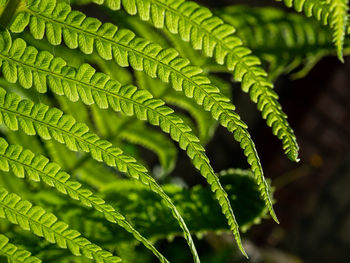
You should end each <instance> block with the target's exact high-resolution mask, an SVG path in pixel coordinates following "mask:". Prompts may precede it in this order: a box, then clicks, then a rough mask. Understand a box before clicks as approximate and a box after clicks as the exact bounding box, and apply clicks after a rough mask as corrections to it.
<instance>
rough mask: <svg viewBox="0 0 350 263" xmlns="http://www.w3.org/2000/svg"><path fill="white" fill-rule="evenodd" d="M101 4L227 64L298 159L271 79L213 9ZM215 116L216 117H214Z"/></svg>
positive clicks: (150, 0)
mask: <svg viewBox="0 0 350 263" xmlns="http://www.w3.org/2000/svg"><path fill="white" fill-rule="evenodd" d="M93 2H95V3H97V4H105V5H106V6H107V7H109V8H111V9H113V10H117V9H120V8H121V6H123V8H124V9H125V10H126V12H127V13H129V14H131V15H135V14H138V15H139V17H140V18H141V19H142V20H147V21H148V20H149V21H151V22H152V23H153V25H154V26H155V27H157V28H163V27H164V28H166V29H167V30H169V31H170V32H171V33H174V34H179V36H180V37H181V38H182V39H183V40H184V41H189V42H190V43H191V45H192V47H193V48H194V49H200V50H202V51H203V53H204V54H205V55H206V56H209V57H214V58H215V60H216V62H217V63H218V64H224V65H225V66H226V67H227V68H228V69H229V70H230V71H232V72H233V76H234V79H235V80H237V81H241V82H242V89H243V91H245V92H249V94H250V97H251V99H252V100H253V101H254V102H255V103H257V105H258V109H259V110H260V111H261V112H262V116H263V118H264V119H267V123H268V125H269V126H271V127H272V130H273V133H274V134H275V135H276V136H278V138H279V139H281V140H282V142H283V149H284V150H285V153H286V154H287V155H288V157H289V158H290V159H291V160H293V161H297V160H298V149H299V147H298V145H297V143H296V138H295V135H294V133H293V131H292V129H291V128H290V127H289V124H288V121H287V117H286V115H285V114H284V113H283V111H282V108H281V105H280V104H279V103H278V101H277V99H278V95H277V94H276V93H275V92H274V91H273V89H272V88H273V84H272V83H270V82H269V81H268V80H267V78H266V77H267V74H266V72H265V71H264V70H263V69H262V68H261V66H260V64H261V63H260V61H259V59H258V58H257V57H254V56H252V55H250V53H251V51H250V50H249V49H247V48H246V47H244V46H242V41H241V40H240V39H239V38H238V37H237V36H235V35H234V33H235V31H236V29H235V28H233V27H232V26H231V25H228V24H225V23H224V22H223V21H222V20H221V19H220V18H218V17H216V16H213V14H212V13H211V12H210V10H209V9H207V8H203V7H201V6H199V5H198V4H196V3H194V2H190V1H185V0H172V1H165V0H146V1H133V0H127V1H121V0H111V1H104V0H93ZM213 115H214V116H215V114H213Z"/></svg>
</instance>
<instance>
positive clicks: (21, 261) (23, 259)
mask: <svg viewBox="0 0 350 263" xmlns="http://www.w3.org/2000/svg"><path fill="white" fill-rule="evenodd" d="M0 4H1V3H0ZM0 254H2V255H4V256H6V257H7V258H8V260H9V262H10V263H40V262H42V261H41V260H40V259H39V258H37V257H34V256H32V255H31V254H32V253H30V252H29V251H27V250H24V249H19V248H18V247H17V246H16V245H14V244H12V243H10V242H9V239H8V237H7V236H5V235H2V234H0Z"/></svg>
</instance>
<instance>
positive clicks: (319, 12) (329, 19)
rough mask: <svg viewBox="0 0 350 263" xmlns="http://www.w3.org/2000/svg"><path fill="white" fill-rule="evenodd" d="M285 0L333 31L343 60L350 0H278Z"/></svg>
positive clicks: (338, 52) (339, 54)
mask: <svg viewBox="0 0 350 263" xmlns="http://www.w3.org/2000/svg"><path fill="white" fill-rule="evenodd" d="M276 1H279V2H280V1H283V2H284V3H285V5H286V6H288V7H293V8H294V9H295V10H296V11H297V12H304V13H305V15H306V16H307V17H314V18H316V19H317V20H319V21H321V22H322V23H323V24H324V25H329V27H330V28H331V29H332V31H333V42H334V44H335V45H336V47H337V54H338V57H339V59H340V60H341V61H343V44H344V38H345V35H346V28H347V24H348V11H349V1H348V0H276Z"/></svg>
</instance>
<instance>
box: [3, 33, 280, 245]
mask: <svg viewBox="0 0 350 263" xmlns="http://www.w3.org/2000/svg"><path fill="white" fill-rule="evenodd" d="M17 49H20V51H19V52H15V51H16V50H17ZM28 53H32V54H33V55H32V56H31V60H27V59H26V56H25V55H24V54H28ZM0 59H1V60H2V72H3V73H4V76H5V78H6V79H7V80H8V81H10V82H16V81H18V82H19V84H21V85H22V86H23V87H26V88H30V87H31V86H34V87H35V88H36V89H37V90H39V91H42V92H43V91H45V90H44V89H42V88H41V87H45V88H46V85H45V86H44V85H41V84H38V85H37V84H36V83H37V82H36V81H35V79H37V78H36V77H35V76H36V75H37V76H38V75H40V77H41V82H40V83H45V84H46V83H47V84H48V86H49V87H50V88H51V90H52V91H53V92H54V93H56V94H61V95H65V96H67V97H68V98H69V99H71V100H72V101H77V100H78V99H79V98H80V99H81V100H82V101H83V102H84V103H85V104H93V103H96V105H97V106H99V107H100V108H107V107H108V106H110V107H111V108H112V109H113V110H115V111H121V112H123V113H124V114H126V115H135V116H136V117H137V118H138V119H140V120H148V121H149V123H150V124H152V125H157V126H159V127H160V128H161V129H162V130H163V131H164V132H167V133H169V134H170V135H171V137H172V139H173V140H175V141H177V142H179V145H180V147H181V148H182V149H184V150H186V151H187V154H188V156H189V157H190V158H191V160H192V162H193V164H194V166H195V167H196V168H197V169H198V170H200V172H201V174H202V175H203V176H204V177H205V178H206V179H207V181H208V183H209V184H210V185H211V186H212V190H213V191H214V192H215V193H216V196H217V199H218V200H219V202H220V204H221V205H222V208H223V213H224V214H225V215H226V217H227V219H228V223H229V224H230V226H231V229H232V231H233V233H234V235H235V237H236V240H237V242H238V244H239V246H240V248H241V250H242V251H243V247H242V245H241V243H240V236H239V231H238V225H237V223H236V221H235V218H234V215H233V213H232V209H231V205H230V203H229V200H228V199H227V194H226V193H225V191H224V189H223V188H222V187H221V185H220V182H219V180H218V178H217V176H216V175H215V173H214V171H213V169H212V167H211V166H210V164H209V160H208V158H207V156H206V155H205V150H204V148H203V147H202V145H201V144H200V142H199V139H198V138H197V137H196V136H194V135H193V134H192V133H191V129H190V128H189V127H188V126H187V125H185V124H184V123H183V121H182V119H181V118H179V117H178V116H176V115H175V114H173V112H174V111H173V110H172V109H170V108H168V107H166V106H165V105H164V102H163V101H161V100H159V99H154V98H153V97H152V95H151V94H150V93H149V92H147V91H146V90H137V88H136V87H134V86H131V85H126V86H121V85H120V83H119V82H117V81H114V80H111V79H109V77H108V76H107V75H105V74H102V73H95V70H94V69H93V68H92V67H91V66H89V65H87V64H84V65H82V66H81V67H80V68H79V69H78V70H76V69H74V68H72V67H67V66H65V62H64V60H62V59H60V58H53V56H52V55H51V54H49V53H47V52H39V53H37V50H35V49H34V48H33V47H27V48H26V46H25V44H24V42H23V40H21V39H17V40H15V41H14V42H13V44H11V38H10V36H9V35H8V34H5V36H4V37H3V49H2V51H1V49H0ZM43 61H45V63H43ZM8 68H11V69H14V70H13V71H11V70H10V71H8ZM24 70H25V72H26V74H25V76H26V78H25V81H23V79H24V78H21V77H20V76H23V75H21V74H19V72H20V71H23V72H24ZM168 77H169V76H168ZM178 85H180V87H182V86H181V83H178ZM205 86H206V87H207V88H209V89H210V90H212V91H213V92H214V94H217V96H214V97H213V96H212V94H210V95H209V94H208V93H206V94H207V95H208V97H207V98H205V97H203V96H201V95H200V94H198V96H199V97H198V98H197V99H198V100H200V101H202V102H203V101H204V103H205V107H209V108H212V109H213V110H215V112H213V113H214V114H215V117H216V118H220V121H222V123H223V124H224V125H225V126H227V127H228V129H229V130H230V131H232V132H234V136H235V139H236V140H238V141H239V142H240V143H241V147H242V148H243V149H245V154H246V155H247V156H248V162H249V163H250V164H251V165H252V169H253V170H254V172H255V174H256V177H257V181H258V183H259V184H260V189H261V193H262V196H263V197H264V200H265V202H266V204H267V206H268V207H269V209H270V211H271V214H272V215H273V217H274V218H275V219H276V216H275V215H274V212H273V209H272V204H271V200H270V195H269V192H268V187H267V184H266V182H265V179H264V177H263V172H262V168H261V164H260V161H259V157H258V155H257V153H256V150H255V146H254V143H253V141H252V140H251V139H250V136H249V134H248V132H247V131H246V129H245V127H246V126H245V124H244V123H243V122H242V121H240V119H239V116H238V115H237V114H236V113H234V112H233V111H232V109H234V106H233V105H232V104H229V103H228V101H229V99H227V98H225V97H223V98H222V97H220V93H215V91H216V88H214V87H212V86H209V85H205ZM184 87H187V86H186V85H185V86H184ZM213 100H215V101H218V105H215V103H214V101H213ZM221 115H224V116H223V117H220V116H221ZM224 117H226V118H224ZM237 123H238V125H237ZM39 135H40V134H39ZM85 148H86V147H85ZM107 148H108V147H107ZM84 150H86V149H84ZM97 152H98V153H100V151H97ZM92 153H94V151H93V152H92ZM107 155H108V156H109V157H108V158H109V160H112V165H115V158H112V157H111V156H110V153H109V154H107ZM93 157H94V154H93ZM104 157H105V156H104ZM110 158H111V159H110ZM99 159H100V158H98V157H97V160H99ZM104 161H105V162H107V164H109V165H111V164H110V163H108V160H104ZM134 162H135V160H133V161H130V163H128V165H136V164H134ZM116 165H117V167H118V166H121V164H118V163H117V164H116ZM119 168H120V169H119ZM118 169H119V170H121V171H125V169H126V168H125V165H123V166H121V167H118ZM143 169H144V167H142V169H141V168H140V167H139V166H137V167H136V168H135V167H133V168H132V169H131V168H130V169H128V172H129V173H131V175H132V176H135V177H136V178H137V179H139V177H138V176H139V174H140V173H141V174H143V172H145V171H144V170H143ZM145 179H147V180H148V181H149V180H153V179H151V177H150V176H148V175H147V176H146V178H145ZM142 180H143V179H142ZM150 184H151V186H152V187H155V181H152V183H150ZM157 187H158V186H157ZM158 188H159V187H158ZM159 192H160V189H159ZM169 202H170V201H169ZM174 209H175V208H174Z"/></svg>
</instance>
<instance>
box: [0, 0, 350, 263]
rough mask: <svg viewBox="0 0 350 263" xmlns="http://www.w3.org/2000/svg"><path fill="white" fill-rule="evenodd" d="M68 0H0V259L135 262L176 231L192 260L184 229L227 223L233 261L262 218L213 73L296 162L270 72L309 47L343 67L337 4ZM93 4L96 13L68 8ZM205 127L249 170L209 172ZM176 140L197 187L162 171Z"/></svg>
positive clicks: (256, 177)
mask: <svg viewBox="0 0 350 263" xmlns="http://www.w3.org/2000/svg"><path fill="white" fill-rule="evenodd" d="M69 2H70V3H67V1H63V0H62V1H60V0H57V1H56V0H0V11H1V17H0V23H1V25H2V27H3V28H2V31H1V33H0V69H1V79H0V82H1V86H2V88H0V123H1V137H2V138H0V170H1V171H2V172H1V174H0V184H1V186H2V187H3V188H1V190H0V217H1V218H2V219H1V221H0V229H1V233H2V234H1V235H0V253H1V254H2V255H3V256H4V257H7V258H8V260H9V262H26V263H28V262H41V260H42V261H43V262H90V260H92V261H96V262H119V261H120V260H123V261H124V262H128V261H130V262H136V260H135V257H132V256H130V253H132V254H135V255H136V254H137V253H139V252H138V250H139V248H138V244H140V243H141V244H142V245H144V247H145V248H147V249H149V250H150V251H151V252H152V253H153V255H154V256H155V257H157V258H158V259H159V261H161V262H168V259H166V258H165V257H164V255H163V254H162V253H161V252H160V251H159V248H157V246H156V245H157V241H158V240H161V239H164V238H168V239H169V238H173V237H175V236H181V235H182V236H183V237H184V238H185V240H186V242H187V244H188V246H189V249H190V251H191V253H192V256H193V260H194V262H200V259H199V256H198V253H197V250H196V247H195V242H194V241H193V239H192V235H196V236H201V235H202V234H206V233H208V232H232V233H233V235H234V238H235V240H236V242H237V244H238V247H239V249H240V250H241V252H242V253H243V254H244V255H246V253H245V251H244V248H243V245H242V242H241V238H240V229H241V230H246V229H248V228H249V227H250V226H251V225H252V224H254V223H258V222H260V220H261V218H262V217H266V215H267V213H268V212H269V213H270V215H271V217H272V218H273V219H274V220H275V221H276V222H278V219H277V216H276V215H275V212H274V210H273V198H272V194H271V187H270V186H269V184H268V183H267V181H266V180H265V177H264V174H263V168H262V166H261V163H260V159H259V155H258V152H257V150H256V148H255V145H254V141H253V139H252V138H251V136H250V134H249V131H248V127H247V125H246V124H245V123H244V122H243V121H242V120H241V118H240V116H239V115H238V114H237V113H236V112H235V110H236V108H235V106H234V105H233V103H232V99H231V83H230V82H229V80H228V78H225V77H224V78H221V76H223V75H222V74H221V75H220V74H218V73H225V74H230V75H232V81H235V82H240V84H241V88H242V90H243V91H244V92H246V93H248V94H249V96H250V98H251V100H252V101H253V102H254V103H256V105H257V109H258V110H259V111H260V112H261V115H262V118H263V119H265V120H266V122H267V125H268V126H270V127H271V128H272V133H273V134H274V135H275V136H277V138H279V139H280V140H281V141H282V147H283V150H284V152H285V153H286V155H287V156H288V158H289V159H290V160H291V161H298V160H299V159H298V150H299V147H298V144H297V142H296V138H295V135H294V132H293V130H292V128H291V127H290V125H289V123H288V121H287V116H286V114H285V113H284V112H283V110H282V107H281V105H280V104H279V102H278V95H277V93H276V92H275V91H274V89H273V87H274V85H273V81H274V80H275V79H276V78H277V77H278V76H279V75H280V74H288V73H290V72H292V71H293V76H294V77H301V76H304V75H305V74H307V73H308V71H309V70H310V69H311V68H312V66H313V65H314V64H315V63H316V62H317V61H318V60H319V59H320V58H321V57H323V56H325V55H329V54H331V55H333V54H336V55H337V56H338V57H339V59H340V60H343V54H347V53H348V45H347V40H346V35H347V31H350V27H348V1H347V0H295V1H293V0H285V1H284V3H285V4H286V6H288V7H293V8H294V9H295V10H297V11H298V12H301V11H303V12H304V14H305V15H306V16H304V15H303V14H296V13H288V12H286V11H283V10H282V9H276V8H252V7H248V6H229V7H225V8H222V9H218V10H209V9H208V8H206V7H203V6H201V5H199V4H198V3H195V2H191V1H185V0H105V1H104V0H77V1H69ZM85 5H87V6H85ZM72 6H73V8H72ZM96 8H98V10H99V12H97V13H99V14H103V17H100V18H101V19H102V18H103V22H102V21H101V20H99V19H98V18H95V17H90V16H87V15H86V14H84V13H83V12H81V11H78V10H82V9H83V10H88V11H89V10H93V9H96ZM89 13H90V11H89ZM309 17H311V18H309ZM313 18H314V19H313ZM224 76H226V75H224ZM219 125H221V126H223V127H224V128H226V129H227V130H228V132H230V133H232V137H233V138H232V139H233V140H235V141H237V142H238V143H239V145H240V147H241V148H242V150H243V153H244V155H245V156H246V158H247V162H248V164H249V165H250V170H239V169H229V170H227V171H223V172H221V173H216V171H214V169H213V168H212V166H211V164H210V160H209V158H208V157H207V155H206V150H205V145H206V143H208V142H209V141H210V139H211V138H212V137H213V135H214V134H215V129H216V128H217V126H219ZM175 143H178V146H179V147H176V146H175ZM141 148H145V149H148V150H150V151H151V152H154V154H155V155H156V156H157V157H158V160H159V163H158V164H157V165H156V166H154V165H153V166H154V167H152V165H150V164H149V163H147V160H146V159H147V158H146V159H144V158H143V157H144V155H142V149H141ZM178 148H181V149H182V150H184V151H185V152H186V154H187V156H188V158H189V160H190V161H191V162H192V164H193V166H194V167H195V168H196V169H197V170H198V172H199V174H200V175H202V176H203V177H204V178H205V179H206V181H207V183H208V186H196V187H193V188H191V189H187V188H185V187H181V186H180V185H179V184H177V183H176V182H175V181H174V180H172V178H173V177H172V176H171V172H172V171H173V170H174V168H175V166H176V158H177V152H178ZM23 179H24V180H23ZM54 190H55V191H54ZM24 230H27V231H24ZM125 230H126V231H125ZM28 231H29V232H31V233H32V234H34V235H36V236H38V237H40V238H37V237H35V236H34V235H33V236H28V233H29V232H28ZM52 244H55V245H57V247H58V248H57V247H55V246H53V245H52ZM29 251H30V252H29ZM39 258H40V259H39ZM144 260H146V259H145V258H144ZM143 262H146V261H143Z"/></svg>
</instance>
